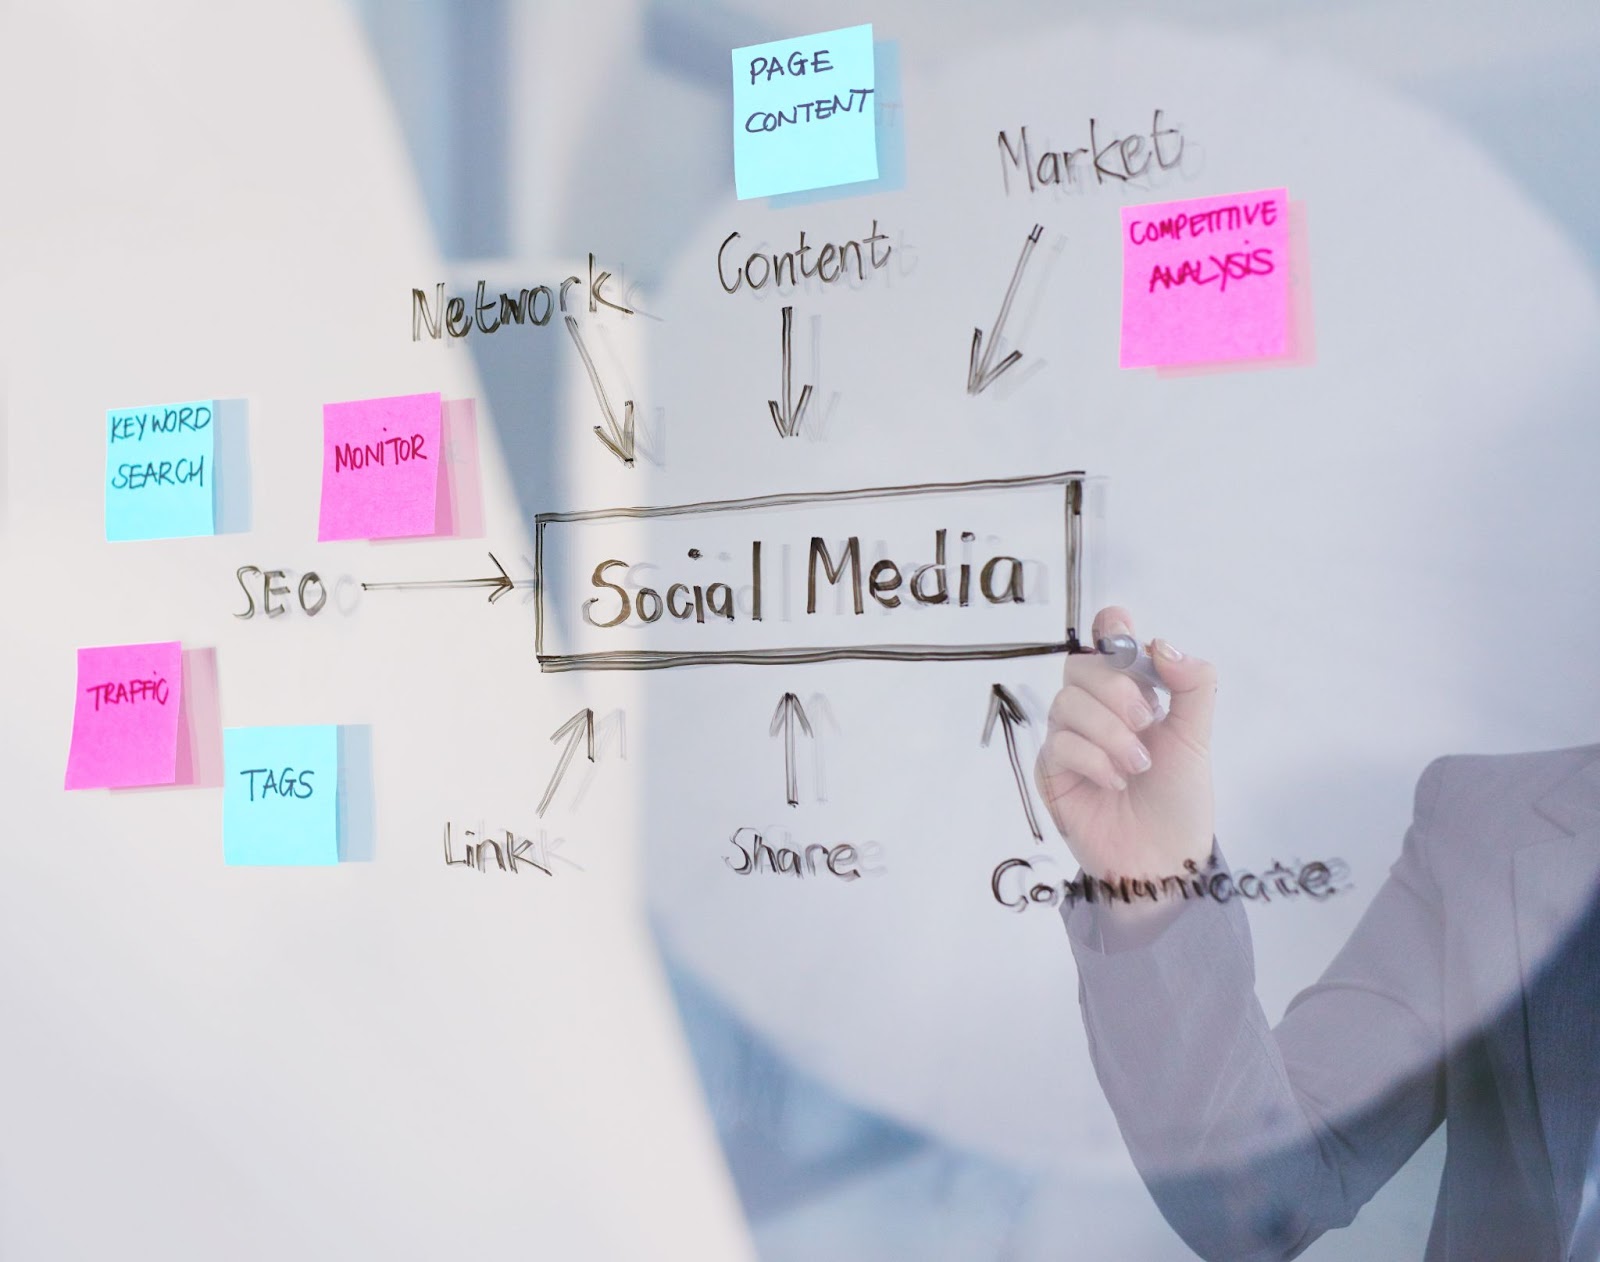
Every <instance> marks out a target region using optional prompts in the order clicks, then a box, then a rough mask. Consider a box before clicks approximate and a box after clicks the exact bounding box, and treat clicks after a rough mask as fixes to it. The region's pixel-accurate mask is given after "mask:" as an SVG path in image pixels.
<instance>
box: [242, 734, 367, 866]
mask: <svg viewBox="0 0 1600 1262" xmlns="http://www.w3.org/2000/svg"><path fill="white" fill-rule="evenodd" d="M222 761H223V792H222V856H223V860H224V862H226V863H229V864H255V865H268V866H275V867H296V866H308V865H321V864H330V863H338V862H339V729H338V727H337V726H335V725H333V724H324V725H318V726H306V727H231V728H228V729H227V730H226V731H224V732H223V733H222Z"/></svg>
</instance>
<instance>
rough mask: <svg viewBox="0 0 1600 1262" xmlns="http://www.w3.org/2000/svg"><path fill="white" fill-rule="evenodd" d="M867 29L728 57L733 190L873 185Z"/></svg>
mask: <svg viewBox="0 0 1600 1262" xmlns="http://www.w3.org/2000/svg"><path fill="white" fill-rule="evenodd" d="M874 76H875V69H874V65H873V60H872V26H871V24H870V23H868V24H867V25H865V26H847V27H843V28H842V29H840V30H837V31H824V32H823V33H822V34H820V35H807V36H803V37H802V38H800V39H780V40H774V41H772V42H771V43H770V44H751V45H750V46H749V47H747V48H735V49H734V50H733V182H734V187H735V189H736V191H737V192H738V195H739V196H740V197H741V198H745V197H770V196H772V195H774V194H776V193H794V192H798V191H800V190H802V189H811V188H830V187H832V186H833V185H835V184H854V183H856V182H857V181H858V180H875V179H877V178H878V141H877V131H876V128H875V126H874V120H875V117H876V101H877V96H876V88H877V84H876V81H875V77H874Z"/></svg>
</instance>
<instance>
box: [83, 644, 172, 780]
mask: <svg viewBox="0 0 1600 1262" xmlns="http://www.w3.org/2000/svg"><path fill="white" fill-rule="evenodd" d="M182 712H183V646H182V645H181V644H179V643H178V642H177V641H176V640H170V641H165V642H163V643H160V644H115V645H110V646H108V647H105V648H92V649H79V650H78V696H77V702H76V704H75V705H74V707H73V712H72V748H71V749H70V750H69V751H68V753H67V788H69V789H122V788H129V787H132V786H134V785H146V784H172V783H173V782H174V781H176V780H177V777H178V723H179V720H180V717H181V715H182Z"/></svg>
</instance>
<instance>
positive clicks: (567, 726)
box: [538, 709, 594, 816]
mask: <svg viewBox="0 0 1600 1262" xmlns="http://www.w3.org/2000/svg"><path fill="white" fill-rule="evenodd" d="M562 737H566V739H567V747H566V748H565V749H563V750H562V751H561V758H560V760H559V761H557V763H556V770H555V774H554V775H552V776H551V777H550V787H549V788H547V789H546V790H545V791H544V796H543V797H542V798H540V799H539V812H538V813H539V815H540V816H543V815H544V813H545V809H546V808H547V807H548V806H549V805H550V800H551V799H552V798H553V797H555V795H556V790H557V789H558V788H560V787H561V777H562V776H564V775H566V774H567V767H568V765H569V764H570V763H571V762H572V759H573V756H574V755H575V754H576V753H577V752H578V742H579V741H583V742H586V743H587V745H588V755H589V761H590V762H593V761H594V711H593V710H587V709H585V710H579V711H578V712H577V713H576V714H574V715H573V716H572V717H571V718H570V719H568V720H567V721H566V722H565V723H563V724H562V725H561V726H560V727H558V728H556V730H555V731H554V732H552V733H551V734H550V739H551V741H552V742H554V741H559V740H560V739H561V738H562Z"/></svg>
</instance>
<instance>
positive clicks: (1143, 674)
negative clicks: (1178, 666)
mask: <svg viewBox="0 0 1600 1262" xmlns="http://www.w3.org/2000/svg"><path fill="white" fill-rule="evenodd" d="M1094 646H1095V649H1096V650H1097V651H1098V652H1099V653H1100V655H1101V656H1102V657H1104V658H1106V659H1107V661H1108V662H1109V663H1110V664H1111V665H1112V666H1114V667H1115V668H1116V669H1117V670H1120V671H1121V672H1122V673H1123V674H1124V675H1131V676H1132V677H1133V678H1134V679H1136V680H1137V681H1138V682H1139V683H1141V684H1143V685H1144V686H1145V687H1147V688H1159V689H1160V690H1161V692H1162V693H1163V694H1165V695H1166V696H1171V695H1172V690H1171V689H1170V688H1168V687H1167V685H1166V684H1165V682H1163V680H1162V678H1161V675H1160V673H1159V672H1158V671H1157V670H1156V664H1155V662H1154V660H1152V658H1151V657H1150V654H1149V653H1147V652H1146V651H1145V649H1144V646H1143V645H1142V644H1140V643H1139V641H1137V640H1135V639H1134V638H1133V637H1132V636H1131V635H1112V636H1104V637H1102V638H1101V639H1098V640H1096V641H1095V643H1094ZM1164 713H1165V707H1162V708H1161V709H1160V710H1158V711H1157V713H1156V717H1157V718H1158V719H1159V718H1161V717H1163V715H1164Z"/></svg>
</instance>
